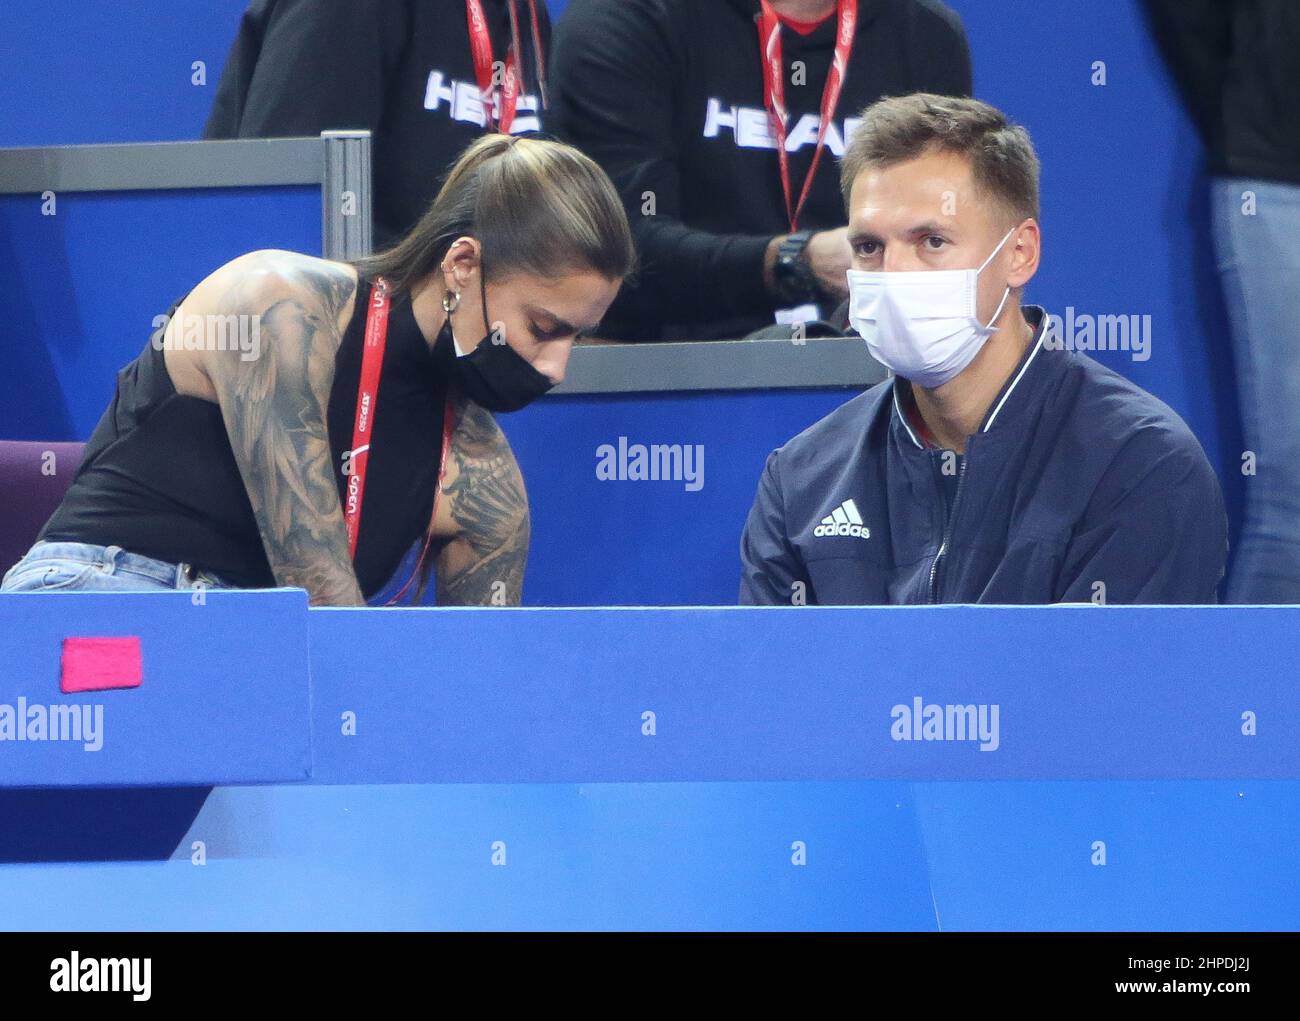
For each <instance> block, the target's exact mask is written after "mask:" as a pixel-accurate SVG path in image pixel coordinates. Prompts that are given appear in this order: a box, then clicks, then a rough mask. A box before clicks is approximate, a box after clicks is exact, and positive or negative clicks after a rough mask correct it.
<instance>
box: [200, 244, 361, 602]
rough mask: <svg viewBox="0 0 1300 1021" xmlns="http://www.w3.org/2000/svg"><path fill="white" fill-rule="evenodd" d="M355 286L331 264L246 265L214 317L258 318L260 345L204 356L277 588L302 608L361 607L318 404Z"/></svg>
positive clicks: (283, 260)
mask: <svg viewBox="0 0 1300 1021" xmlns="http://www.w3.org/2000/svg"><path fill="white" fill-rule="evenodd" d="M355 290H356V287H355V284H354V283H353V281H352V279H351V277H350V276H349V275H348V274H347V273H346V272H345V271H344V270H342V269H341V268H339V267H336V266H331V265H330V264H328V263H325V262H322V261H321V260H318V259H308V258H306V257H295V256H291V255H284V254H277V255H267V256H265V257H263V258H260V259H258V260H256V261H255V262H254V264H253V265H252V269H251V271H250V272H249V273H247V274H245V275H244V276H243V277H242V278H241V279H240V280H239V281H238V282H236V283H235V284H234V285H232V286H231V287H230V288H229V290H228V291H227V293H226V294H224V295H223V296H222V299H221V301H220V309H221V312H222V314H224V315H232V314H244V315H256V316H258V317H259V319H258V322H259V326H260V331H259V332H260V340H261V343H260V350H259V351H258V352H257V356H256V357H255V358H253V359H252V360H251V361H246V360H244V359H243V358H241V357H240V353H239V352H237V351H236V352H230V351H227V352H220V353H215V354H211V355H210V356H209V362H208V364H209V369H210V375H211V377H212V381H213V385H214V387H215V388H216V390H217V394H218V397H219V399H220V404H221V411H222V415H223V416H224V418H225V421H226V431H227V433H228V435H229V438H230V446H231V448H232V449H233V451H234V453H235V460H236V462H237V463H238V464H239V470H240V474H241V475H242V476H243V479H244V485H245V487H246V488H247V490H248V496H249V500H250V502H251V503H252V506H253V514H254V515H255V517H256V518H257V525H258V529H259V531H260V532H261V534H262V543H263V545H264V547H265V549H266V556H267V560H268V561H269V562H270V565H271V569H272V571H273V572H274V574H275V578H276V581H277V582H278V583H279V584H281V585H286V586H296V587H300V588H305V589H306V590H307V591H308V593H309V594H310V597H311V603H312V605H326V606H360V605H364V602H365V601H364V599H363V598H362V595H361V589H360V587H359V586H358V584H357V578H356V573H355V572H354V570H353V567H352V558H351V556H350V555H349V552H348V541H347V529H346V526H345V525H344V521H343V512H342V509H341V507H340V506H339V497H338V484H337V481H336V475H335V472H337V471H339V470H340V468H341V466H339V465H335V464H334V463H333V455H332V453H331V451H330V443H329V428H328V424H327V421H326V409H327V407H328V404H329V393H330V385H331V383H332V381H333V375H334V358H335V355H336V353H337V351H338V347H339V344H340V343H341V341H342V337H341V335H340V333H339V329H338V320H339V316H340V315H341V313H342V312H343V309H344V307H345V306H346V304H347V303H349V302H351V301H352V299H353V294H354V292H355Z"/></svg>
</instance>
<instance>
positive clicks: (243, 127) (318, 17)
mask: <svg viewBox="0 0 1300 1021" xmlns="http://www.w3.org/2000/svg"><path fill="white" fill-rule="evenodd" d="M259 12H260V13H261V15H262V16H261V18H260V19H258V18H256V14H257V13H259ZM407 33H408V27H407V24H406V5H405V3H398V2H393V0H270V2H255V3H254V4H253V5H252V6H251V7H250V9H249V12H248V14H246V15H245V19H244V23H243V24H242V25H241V27H240V37H239V39H237V40H236V43H235V49H234V50H232V52H231V57H230V60H229V61H228V62H227V65H226V70H225V72H224V73H223V75H222V82H221V86H220V87H219V89H218V98H217V103H216V104H215V105H214V109H213V113H212V116H211V117H210V118H209V121H208V127H207V129H206V130H205V132H204V137H207V138H214V137H227V138H230V137H234V138H275V137H284V136H292V135H318V134H320V132H322V131H325V130H330V129H338V128H356V129H363V128H368V129H369V130H371V131H375V130H377V129H378V127H379V122H380V118H381V116H382V114H383V104H384V95H385V83H386V80H387V77H388V74H389V72H390V71H391V69H392V68H393V66H394V65H395V64H396V62H397V60H398V58H399V56H400V54H401V49H402V46H403V44H404V42H405V40H406V37H407ZM253 46H256V47H257V48H256V51H255V53H254V52H250V51H251V50H252V48H253ZM250 60H251V66H243V67H242V68H241V67H240V66H239V64H240V63H241V62H243V63H244V64H247V63H248V62H249V61H250ZM228 77H230V78H232V79H237V78H243V79H244V80H245V81H246V85H245V84H244V83H243V82H235V83H234V84H235V87H237V88H239V89H240V91H241V92H242V95H241V96H240V97H238V98H237V99H235V97H231V96H230V95H229V88H228V85H227V78H228ZM232 109H237V110H238V114H237V116H235V117H232V116H231V112H232Z"/></svg>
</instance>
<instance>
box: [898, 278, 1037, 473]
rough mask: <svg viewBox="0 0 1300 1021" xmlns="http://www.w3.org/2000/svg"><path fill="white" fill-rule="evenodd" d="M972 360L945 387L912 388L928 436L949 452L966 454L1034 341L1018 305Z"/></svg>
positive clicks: (1006, 313)
mask: <svg viewBox="0 0 1300 1021" xmlns="http://www.w3.org/2000/svg"><path fill="white" fill-rule="evenodd" d="M996 325H997V327H998V331H997V332H996V333H995V334H993V336H991V337H989V339H988V340H987V341H986V342H985V344H984V346H983V347H982V348H980V352H979V354H977V355H976V356H975V358H974V360H972V361H971V363H970V364H969V365H968V366H966V368H964V369H963V370H962V371H961V372H959V373H958V374H957V375H956V377H955V378H953V379H950V380H949V381H948V382H947V383H944V384H943V386H940V387H936V388H935V389H933V390H927V389H925V388H924V387H920V386H913V387H912V398H913V400H915V402H916V410H917V411H919V412H920V414H921V418H922V419H924V421H925V424H926V426H927V427H928V428H929V430H930V432H932V433H933V434H934V438H935V440H936V441H937V442H938V444H939V445H940V446H941V447H943V448H944V449H946V450H955V451H957V452H958V453H959V454H960V453H965V450H966V440H967V439H968V438H969V437H970V436H972V435H974V433H975V432H976V431H978V429H979V427H980V426H981V425H982V424H983V423H984V417H985V416H986V415H987V414H988V411H989V407H990V406H991V405H992V404H993V401H994V400H995V399H996V398H997V396H998V394H999V393H1001V392H1002V388H1003V387H1004V386H1006V382H1007V380H1008V379H1010V378H1011V373H1013V372H1014V371H1015V370H1016V366H1017V365H1019V364H1020V360H1021V359H1022V358H1023V357H1024V355H1025V352H1026V351H1027V350H1028V349H1029V345H1030V343H1031V342H1032V341H1033V339H1034V328H1033V327H1032V326H1030V325H1029V323H1028V322H1027V321H1026V320H1025V317H1024V315H1023V314H1022V313H1021V311H1020V305H1019V303H1017V302H1010V301H1009V302H1008V303H1007V307H1006V308H1004V309H1003V310H1002V314H1001V315H1000V316H999V317H998V320H997V324H996Z"/></svg>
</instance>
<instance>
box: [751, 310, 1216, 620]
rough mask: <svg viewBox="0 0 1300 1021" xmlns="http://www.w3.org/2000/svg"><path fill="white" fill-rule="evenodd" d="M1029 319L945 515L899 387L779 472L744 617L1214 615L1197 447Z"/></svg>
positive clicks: (838, 417) (1209, 519)
mask: <svg viewBox="0 0 1300 1021" xmlns="http://www.w3.org/2000/svg"><path fill="white" fill-rule="evenodd" d="M1024 311H1025V315H1026V318H1027V320H1028V321H1029V322H1030V323H1031V324H1033V325H1035V333H1034V341H1033V343H1032V344H1031V345H1030V348H1029V350H1028V351H1027V352H1026V354H1025V357H1024V358H1023V359H1022V361H1021V363H1020V365H1019V366H1018V367H1017V369H1016V371H1015V372H1014V373H1012V375H1011V378H1010V380H1009V381H1008V382H1007V385H1006V386H1005V387H1004V388H1003V391H1002V393H1001V394H1000V395H999V396H998V399H997V400H996V401H994V402H993V404H992V406H991V407H990V409H989V413H988V415H987V416H986V418H985V421H984V424H983V426H982V427H981V428H980V430H979V432H977V433H976V434H975V435H974V436H972V437H971V438H970V439H969V440H968V442H967V446H966V453H965V456H964V457H963V458H962V460H961V465H960V468H959V469H958V477H957V482H956V489H955V493H954V495H953V496H952V508H951V512H950V513H949V511H948V501H947V500H946V499H945V496H944V487H943V476H942V474H941V471H942V459H943V456H944V452H943V451H941V450H930V449H925V448H924V447H923V446H922V445H921V443H920V442H919V441H918V439H917V438H916V437H915V436H914V435H913V434H912V430H911V428H910V426H909V424H908V423H907V421H906V420H905V419H904V418H903V416H902V412H901V409H900V407H899V404H898V399H897V397H896V394H895V390H894V387H895V381H894V379H893V378H892V377H891V378H890V379H889V380H886V381H885V382H884V383H881V384H879V385H877V386H874V387H872V388H871V389H870V390H867V391H866V392H865V393H863V394H861V395H860V396H858V397H856V398H854V399H853V400H851V401H849V402H848V403H847V404H845V405H843V406H842V407H840V408H837V409H836V410H835V411H833V412H832V413H831V414H829V415H827V416H826V417H825V418H823V419H822V420H821V421H820V422H818V423H816V424H815V425H813V426H812V427H811V428H809V429H806V430H805V431H804V432H802V433H800V434H799V435H798V436H796V437H795V438H794V439H792V440H791V441H790V442H789V443H787V444H786V445H785V446H783V447H781V448H780V449H779V450H777V451H775V452H773V453H772V454H771V455H769V457H768V460H767V465H766V467H765V469H764V471H763V476H762V480H761V481H760V483H759V487H758V495H757V497H756V499H755V501H754V506H753V508H752V510H751V511H750V514H749V520H748V522H747V524H746V526H745V532H744V536H743V538H742V539H741V559H742V562H743V570H742V577H741V584H740V601H741V603H744V604H760V605H765V604H785V605H789V604H791V603H792V602H794V603H799V602H807V603H808V604H839V605H844V604H849V605H872V604H900V603H1055V602H1106V603H1214V602H1217V601H1218V600H1217V596H1216V591H1215V590H1216V587H1217V586H1218V583H1219V581H1220V579H1221V578H1222V576H1223V569H1224V562H1225V560H1226V558H1227V545H1228V543H1227V519H1226V515H1225V513H1224V507H1223V495H1222V493H1221V491H1220V489H1219V483H1218V480H1217V479H1216V478H1215V475H1214V471H1213V470H1212V469H1211V467H1210V465H1209V462H1208V461H1207V460H1206V457H1205V453H1204V451H1203V450H1202V449H1201V447H1200V444H1199V443H1197V441H1196V438H1195V437H1194V436H1193V435H1192V433H1191V431H1190V430H1189V429H1188V428H1187V426H1186V425H1185V424H1184V423H1183V421H1182V419H1180V418H1179V417H1178V415H1176V414H1175V413H1174V412H1173V411H1172V410H1171V409H1170V408H1169V407H1167V406H1166V405H1165V404H1163V403H1161V402H1160V401H1159V400H1157V399H1156V398H1155V397H1153V396H1151V395H1150V394H1148V393H1146V392H1145V391H1144V390H1142V389H1140V388H1139V387H1137V386H1135V385H1134V384H1133V383H1131V382H1129V381H1128V380H1126V379H1125V378H1124V377H1122V376H1120V375H1119V374H1118V373H1115V372H1112V371H1111V370H1110V369H1107V368H1105V367H1104V366H1102V365H1101V364H1099V363H1098V362H1096V361H1094V360H1093V359H1091V358H1089V357H1088V356H1086V355H1083V354H1080V353H1078V352H1075V351H1070V350H1067V349H1065V348H1064V347H1063V346H1062V345H1061V344H1059V343H1058V342H1056V341H1055V340H1054V339H1053V338H1051V337H1049V338H1047V341H1046V342H1044V335H1043V328H1042V325H1043V319H1044V314H1043V310H1042V309H1041V308H1038V307H1036V306H1027V307H1026V308H1025V310H1024ZM950 457H951V455H950ZM859 522H860V523H859Z"/></svg>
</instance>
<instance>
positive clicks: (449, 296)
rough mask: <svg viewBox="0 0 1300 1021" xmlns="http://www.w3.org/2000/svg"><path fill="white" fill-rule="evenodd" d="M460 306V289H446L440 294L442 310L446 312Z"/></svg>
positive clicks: (450, 311)
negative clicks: (444, 292) (445, 291)
mask: <svg viewBox="0 0 1300 1021" xmlns="http://www.w3.org/2000/svg"><path fill="white" fill-rule="evenodd" d="M458 308H460V291H448V292H447V293H446V294H444V295H443V296H442V310H443V311H444V312H447V313H449V314H450V313H452V312H455V311H456V309H458Z"/></svg>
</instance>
